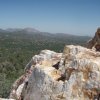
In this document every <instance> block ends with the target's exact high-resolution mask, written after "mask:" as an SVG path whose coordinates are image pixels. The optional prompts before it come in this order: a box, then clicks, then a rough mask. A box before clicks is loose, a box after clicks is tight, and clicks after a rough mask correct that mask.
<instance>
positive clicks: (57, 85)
mask: <svg viewBox="0 0 100 100" xmlns="http://www.w3.org/2000/svg"><path fill="white" fill-rule="evenodd" d="M10 98H12V99H15V100H99V99H100V52H95V51H94V50H91V49H87V48H84V47H81V46H73V45H68V46H65V48H64V51H63V53H56V52H53V51H50V50H43V51H41V52H40V54H39V55H35V56H34V57H33V58H32V59H31V61H30V62H29V63H28V64H27V66H26V68H25V74H24V75H22V76H21V77H20V78H19V79H18V80H17V81H16V82H15V83H14V84H13V87H12V91H11V94H10Z"/></svg>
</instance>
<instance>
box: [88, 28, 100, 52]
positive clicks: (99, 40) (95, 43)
mask: <svg viewBox="0 0 100 100" xmlns="http://www.w3.org/2000/svg"><path fill="white" fill-rule="evenodd" d="M87 47H88V48H90V49H92V48H93V47H94V48H95V49H96V51H100V28H98V29H97V32H96V33H95V36H94V37H93V38H92V39H91V40H89V41H88V43H87Z"/></svg>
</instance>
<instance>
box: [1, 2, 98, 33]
mask: <svg viewBox="0 0 100 100" xmlns="http://www.w3.org/2000/svg"><path fill="white" fill-rule="evenodd" d="M25 27H32V28H36V29H38V30H40V31H43V32H51V33H69V34H75V35H76V34H77V35H94V33H95V32H96V30H97V28H98V27H100V0H0V28H3V29H5V28H25Z"/></svg>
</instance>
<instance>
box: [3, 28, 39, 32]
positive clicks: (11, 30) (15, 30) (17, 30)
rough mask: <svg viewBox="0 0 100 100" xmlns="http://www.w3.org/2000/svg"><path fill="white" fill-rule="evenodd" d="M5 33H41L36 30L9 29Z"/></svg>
mask: <svg viewBox="0 0 100 100" xmlns="http://www.w3.org/2000/svg"><path fill="white" fill-rule="evenodd" d="M5 31H7V32H20V31H23V32H25V33H34V32H40V31H38V30H37V29H34V28H24V29H22V28H8V29H6V30H5Z"/></svg>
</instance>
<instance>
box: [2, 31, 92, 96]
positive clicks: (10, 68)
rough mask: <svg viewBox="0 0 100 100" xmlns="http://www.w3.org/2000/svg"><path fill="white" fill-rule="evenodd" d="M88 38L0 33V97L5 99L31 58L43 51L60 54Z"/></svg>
mask: <svg viewBox="0 0 100 100" xmlns="http://www.w3.org/2000/svg"><path fill="white" fill-rule="evenodd" d="M89 39H90V37H87V36H74V35H68V34H60V33H58V34H50V33H46V32H38V33H35V32H34V33H31V34H28V33H27V32H25V31H16V32H3V31H1V32H0V97H7V96H8V94H9V92H10V91H9V90H10V88H11V85H12V83H13V82H14V81H15V79H17V78H18V77H19V76H21V74H23V73H24V67H25V65H26V64H27V63H28V62H29V60H30V59H31V57H32V56H33V55H35V54H38V53H39V52H40V51H41V50H43V49H50V50H54V51H56V52H62V50H63V47H64V46H65V45H66V44H74V45H83V46H85V44H86V41H88V40H89Z"/></svg>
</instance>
